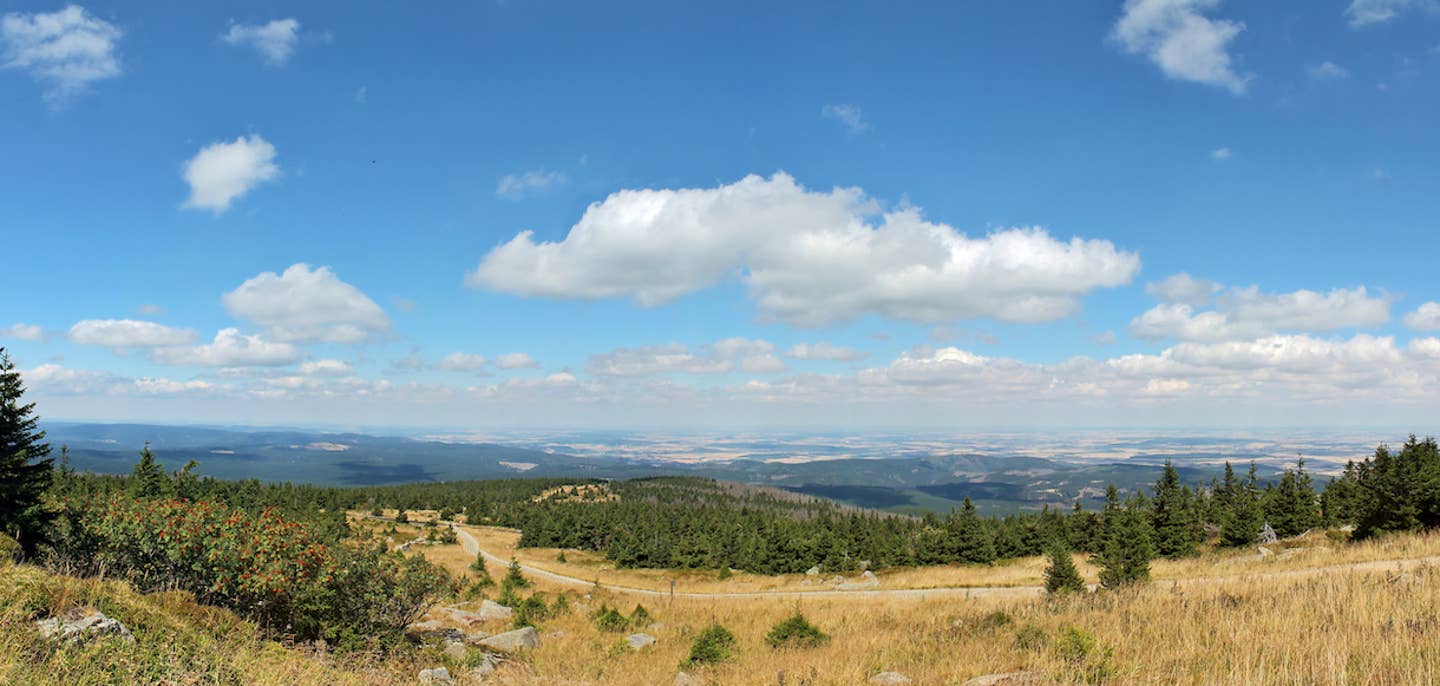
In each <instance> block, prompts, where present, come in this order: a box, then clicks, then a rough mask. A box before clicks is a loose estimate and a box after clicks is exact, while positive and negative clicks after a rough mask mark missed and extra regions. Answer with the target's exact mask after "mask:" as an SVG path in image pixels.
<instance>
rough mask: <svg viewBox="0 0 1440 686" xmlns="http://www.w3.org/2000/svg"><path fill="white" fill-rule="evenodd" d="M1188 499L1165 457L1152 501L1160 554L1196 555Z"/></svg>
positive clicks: (1176, 474) (1195, 542) (1193, 519)
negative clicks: (1162, 470) (1163, 469)
mask: <svg viewBox="0 0 1440 686" xmlns="http://www.w3.org/2000/svg"><path fill="white" fill-rule="evenodd" d="M1190 500H1191V499H1190V498H1189V497H1187V493H1186V490H1185V489H1184V488H1183V487H1182V486H1181V485H1180V474H1179V472H1177V471H1176V470H1175V465H1174V464H1172V463H1171V462H1170V461H1169V460H1166V461H1165V471H1164V473H1162V474H1161V475H1160V480H1159V481H1157V482H1156V483H1155V499H1154V500H1153V501H1151V508H1152V510H1151V512H1152V514H1151V521H1152V523H1153V525H1154V528H1155V550H1156V552H1157V553H1159V554H1160V555H1161V556H1163V557H1185V556H1188V555H1194V554H1195V546H1196V544H1197V543H1198V542H1199V541H1198V539H1197V536H1196V535H1195V534H1196V525H1195V513H1194V512H1193V511H1192V509H1191V507H1192V503H1191V502H1190Z"/></svg>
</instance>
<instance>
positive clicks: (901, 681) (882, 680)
mask: <svg viewBox="0 0 1440 686" xmlns="http://www.w3.org/2000/svg"><path fill="white" fill-rule="evenodd" d="M870 683H871V684H873V685H874V686H904V685H905V684H908V683H910V677H908V676H905V675H904V674H901V673H899V672H881V673H879V674H876V675H875V676H872V677H870Z"/></svg>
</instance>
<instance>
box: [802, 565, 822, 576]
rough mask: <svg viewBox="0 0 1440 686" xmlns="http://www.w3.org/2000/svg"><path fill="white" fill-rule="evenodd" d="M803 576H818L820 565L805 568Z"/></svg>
mask: <svg viewBox="0 0 1440 686" xmlns="http://www.w3.org/2000/svg"><path fill="white" fill-rule="evenodd" d="M805 576H820V565H815V566H814V567H811V568H809V569H807V570H805Z"/></svg>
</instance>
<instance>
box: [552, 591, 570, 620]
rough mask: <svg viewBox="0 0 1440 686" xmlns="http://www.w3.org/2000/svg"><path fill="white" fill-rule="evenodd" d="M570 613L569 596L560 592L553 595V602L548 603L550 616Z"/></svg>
mask: <svg viewBox="0 0 1440 686" xmlns="http://www.w3.org/2000/svg"><path fill="white" fill-rule="evenodd" d="M568 614H570V596H568V595H566V594H564V593H561V594H560V595H558V596H555V602H553V603H551V604H550V616H551V617H559V616H561V615H568Z"/></svg>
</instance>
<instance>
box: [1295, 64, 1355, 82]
mask: <svg viewBox="0 0 1440 686" xmlns="http://www.w3.org/2000/svg"><path fill="white" fill-rule="evenodd" d="M1305 74H1306V75H1307V76H1309V77H1310V80H1311V81H1339V80H1341V79H1348V78H1350V70H1348V69H1346V68H1345V67H1342V66H1340V65H1338V64H1335V63H1334V62H1321V63H1320V64H1317V65H1314V66H1311V67H1308V68H1307V69H1306V70H1305Z"/></svg>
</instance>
